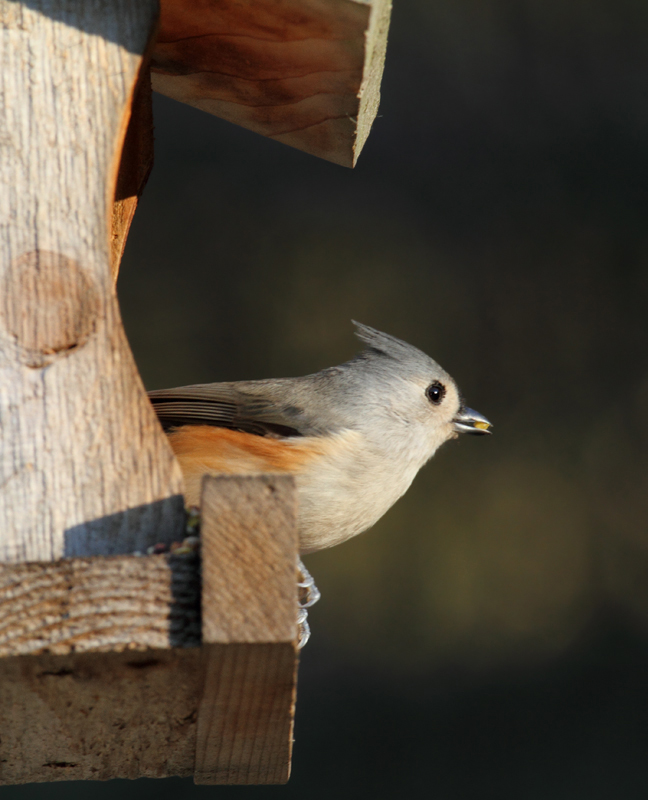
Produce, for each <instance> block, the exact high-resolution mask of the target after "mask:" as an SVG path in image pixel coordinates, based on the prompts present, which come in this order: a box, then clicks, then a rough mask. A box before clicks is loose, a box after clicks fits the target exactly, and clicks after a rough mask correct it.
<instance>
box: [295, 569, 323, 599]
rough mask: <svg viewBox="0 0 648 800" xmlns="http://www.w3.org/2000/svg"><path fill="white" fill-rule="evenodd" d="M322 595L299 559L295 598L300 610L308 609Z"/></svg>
mask: <svg viewBox="0 0 648 800" xmlns="http://www.w3.org/2000/svg"><path fill="white" fill-rule="evenodd" d="M321 596H322V595H321V594H320V590H319V589H318V588H317V586H315V581H314V580H313V576H312V575H311V574H310V572H309V571H308V570H307V569H306V567H305V566H304V564H303V562H302V560H301V559H298V561H297V598H298V603H299V607H300V608H310V607H311V606H313V605H315V603H317V601H318V600H319V599H320V597H321Z"/></svg>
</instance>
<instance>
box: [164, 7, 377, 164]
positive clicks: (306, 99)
mask: <svg viewBox="0 0 648 800" xmlns="http://www.w3.org/2000/svg"><path fill="white" fill-rule="evenodd" d="M160 5H161V16H160V32H159V34H158V37H157V41H156V44H155V48H154V51H153V60H152V81H153V88H154V89H155V91H158V92H161V93H162V94H165V95H167V96H168V97H172V98H174V99H175V100H180V101H182V102H184V103H189V104H190V105H193V106H196V107H197V108H201V109H202V110H203V111H208V112H209V113H210V114H214V115H216V116H217V117H222V118H223V119H226V120H228V121H229V122H234V123H236V124H237V125H241V126H242V127H244V128H249V129H250V130H253V131H257V132H258V133H261V134H263V135H264V136H269V137H270V138H272V139H275V140H276V141H278V142H284V143H285V144H289V145H291V146H292V147H296V148H297V149H299V150H305V151H306V152H307V153H311V154H312V155H316V156H319V157H320V158H324V159H327V160H328V161H333V162H335V163H336V164H341V165H343V166H347V167H352V166H354V165H355V163H356V161H357V158H358V155H359V154H360V151H361V150H362V147H363V145H364V143H365V140H366V138H367V136H368V134H369V130H370V128H371V125H372V123H373V121H374V118H375V116H376V113H377V109H378V103H379V100H380V81H381V78H382V71H383V64H384V58H385V48H386V45H387V30H388V27H389V16H390V11H391V2H390V0H281V2H276V0H162V2H161V4H160Z"/></svg>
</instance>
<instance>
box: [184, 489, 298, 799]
mask: <svg viewBox="0 0 648 800" xmlns="http://www.w3.org/2000/svg"><path fill="white" fill-rule="evenodd" d="M201 542H202V544H201V547H202V564H203V567H202V570H203V573H202V574H203V583H202V619H203V623H202V624H203V649H204V650H205V652H206V657H207V665H206V671H205V675H206V677H205V685H204V687H203V694H202V700H201V703H200V707H199V711H198V729H197V742H196V765H195V774H194V780H195V782H196V783H201V784H224V783H239V784H253V783H285V782H286V781H287V780H288V777H289V776H290V757H291V750H292V730H293V720H294V706H295V692H296V678H297V649H296V639H297V625H296V612H297V582H296V569H297V552H298V540H297V526H296V494H295V489H294V481H293V479H292V477H290V476H261V477H248V476H246V477H238V476H237V477H235V476H223V477H218V478H213V477H206V478H204V484H203V498H202V518H201Z"/></svg>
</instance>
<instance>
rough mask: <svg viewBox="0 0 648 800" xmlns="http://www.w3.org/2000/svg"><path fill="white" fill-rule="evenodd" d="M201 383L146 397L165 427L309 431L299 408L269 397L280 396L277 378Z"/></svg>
mask: <svg viewBox="0 0 648 800" xmlns="http://www.w3.org/2000/svg"><path fill="white" fill-rule="evenodd" d="M264 383H265V382H263V381H258V382H257V381H249V382H246V383H239V384H235V383H204V384H196V385H195V386H180V387H178V388H175V389H157V390H155V391H152V392H149V399H150V400H151V403H152V404H153V408H154V409H155V412H156V414H157V415H158V418H159V420H160V422H161V423H162V426H163V427H164V428H165V430H168V429H169V428H177V427H181V426H182V425H214V426H216V427H220V428H230V429H232V430H239V431H245V432H246V433H253V434H257V435H258V436H272V437H287V436H303V435H305V434H307V433H309V432H310V430H309V429H310V427H311V426H310V425H309V424H308V422H307V420H305V419H304V415H303V411H302V409H301V408H299V407H296V406H295V405H294V404H290V403H288V402H281V400H279V401H277V400H274V399H270V398H269V397H268V394H271V395H272V397H273V398H274V397H277V396H279V397H281V395H282V392H281V385H280V382H279V381H273V382H271V383H270V382H269V383H268V384H267V385H265V386H264Z"/></svg>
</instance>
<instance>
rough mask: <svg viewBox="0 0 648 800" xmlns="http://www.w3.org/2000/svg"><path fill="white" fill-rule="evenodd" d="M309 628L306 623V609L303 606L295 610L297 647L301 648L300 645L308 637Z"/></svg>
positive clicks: (305, 641)
mask: <svg viewBox="0 0 648 800" xmlns="http://www.w3.org/2000/svg"><path fill="white" fill-rule="evenodd" d="M310 635H311V630H310V625H309V624H308V611H306V609H305V608H300V609H299V610H298V611H297V647H298V648H299V649H300V650H301V649H302V647H304V645H305V644H306V643H307V642H308V640H309V639H310Z"/></svg>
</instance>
